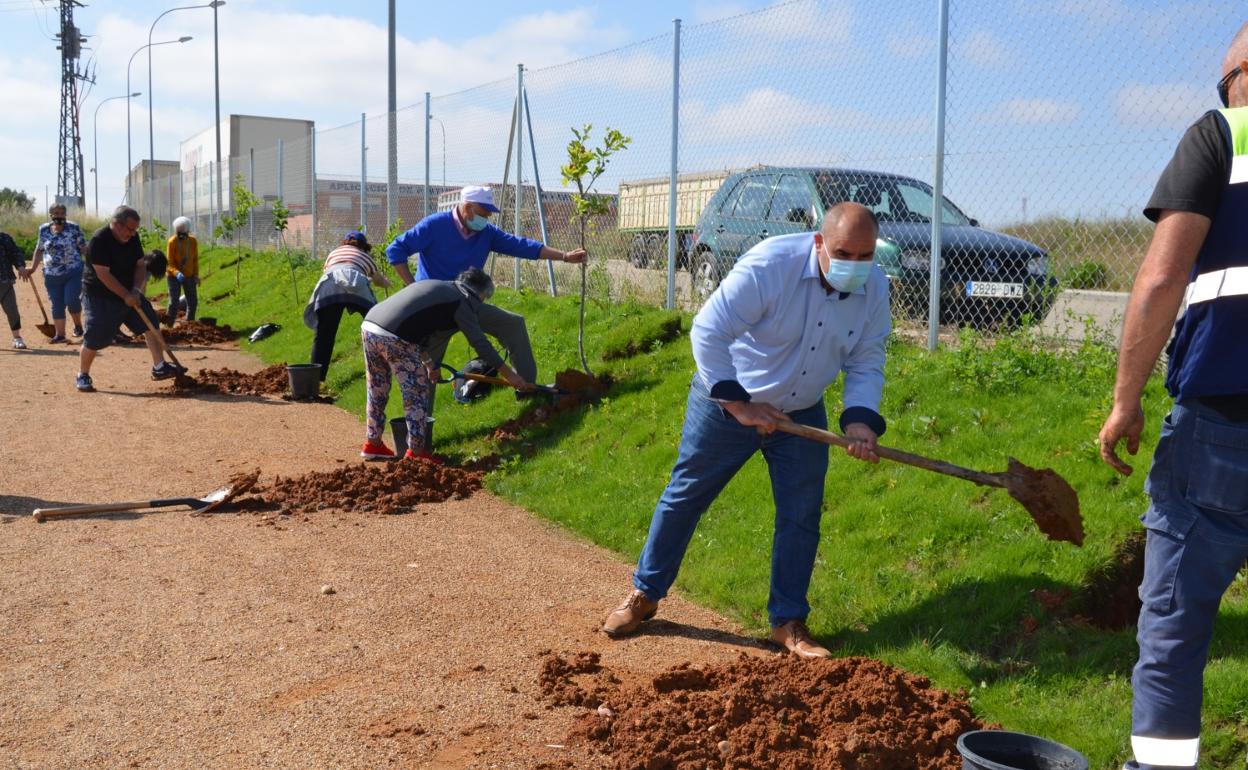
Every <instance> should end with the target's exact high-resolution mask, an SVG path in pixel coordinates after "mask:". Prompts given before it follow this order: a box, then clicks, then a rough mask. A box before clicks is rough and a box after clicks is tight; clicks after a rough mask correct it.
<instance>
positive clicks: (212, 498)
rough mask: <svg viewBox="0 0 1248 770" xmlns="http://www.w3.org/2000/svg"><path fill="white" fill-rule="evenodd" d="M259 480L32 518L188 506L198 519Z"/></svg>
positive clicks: (240, 479) (251, 476) (38, 512)
mask: <svg viewBox="0 0 1248 770" xmlns="http://www.w3.org/2000/svg"><path fill="white" fill-rule="evenodd" d="M259 478H260V471H252V472H251V473H244V474H239V475H238V476H235V477H234V478H232V479H230V483H229V484H226V485H225V486H223V487H221V488H220V489H218V490H215V491H213V492H209V493H208V494H206V495H204V496H203V497H170V498H167V499H164V500H141V501H139V502H133V503H102V504H100V505H68V506H65V507H64V508H36V509H35V510H34V513H32V514H31V515H32V516H34V517H35V521H45V520H47V519H55V518H60V517H63V516H82V515H83V514H88V513H111V512H115V511H133V510H137V509H140V508H168V507H170V506H174V505H189V506H190V507H191V509H192V510H191V515H192V516H199V515H203V514H205V513H208V512H209V511H211V510H212V509H213V508H216V507H218V506H221V505H225V504H226V503H228V502H229V501H231V500H233V499H234V498H235V497H238V496H239V495H241V494H243V493H244V492H246V491H247V490H249V489H251V488H252V487H253V486H255V484H256V481H257V480H258V479H259Z"/></svg>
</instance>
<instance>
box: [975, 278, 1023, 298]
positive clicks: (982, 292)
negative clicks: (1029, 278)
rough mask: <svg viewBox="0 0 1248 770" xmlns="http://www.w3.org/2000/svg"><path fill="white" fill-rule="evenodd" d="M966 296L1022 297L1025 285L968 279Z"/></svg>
mask: <svg viewBox="0 0 1248 770" xmlns="http://www.w3.org/2000/svg"><path fill="white" fill-rule="evenodd" d="M966 296H968V297H1007V298H1021V297H1022V296H1023V285H1022V284H1021V283H997V282H995V281H968V282H967V284H966Z"/></svg>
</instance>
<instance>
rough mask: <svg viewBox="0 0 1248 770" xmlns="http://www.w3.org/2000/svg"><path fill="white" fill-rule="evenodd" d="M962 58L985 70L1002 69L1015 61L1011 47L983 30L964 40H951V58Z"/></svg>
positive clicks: (954, 38)
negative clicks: (1001, 67) (989, 68)
mask: <svg viewBox="0 0 1248 770" xmlns="http://www.w3.org/2000/svg"><path fill="white" fill-rule="evenodd" d="M962 57H966V60H967V61H969V62H970V63H971V64H973V65H974V66H976V67H985V68H987V67H1000V66H1003V65H1005V64H1008V63H1009V62H1010V61H1011V60H1012V59H1013V56H1012V55H1011V53H1010V48H1009V46H1008V45H1007V44H1006V43H1005V42H1004V41H1003V40H1002V39H1001V38H1000V37H998V36H997V35H996V34H995V33H992V32H989V31H987V30H983V29H981V30H976V31H975V32H972V33H971V34H970V35H968V36H967V37H966V38H965V39H964V40H959V39H958V38H956V37H951V38H950V40H949V58H950V59H951V60H957V59H960V58H962Z"/></svg>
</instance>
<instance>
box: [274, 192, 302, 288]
mask: <svg viewBox="0 0 1248 770" xmlns="http://www.w3.org/2000/svg"><path fill="white" fill-rule="evenodd" d="M289 220H290V209H288V208H286V204H285V203H283V202H282V199H281V198H276V199H274V201H273V229H274V230H276V231H277V249H278V251H279V252H281V254H282V256H284V257H286V264H287V265H288V266H289V267H290V288H291V291H292V292H293V293H294V295H295V304H296V305H298V304H299V284H298V282H296V281H295V259H294V257H293V256H292V255H291V253H290V250H289V249H287V248H286V228H287V226H288V225H289Z"/></svg>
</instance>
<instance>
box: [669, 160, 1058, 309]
mask: <svg viewBox="0 0 1248 770" xmlns="http://www.w3.org/2000/svg"><path fill="white" fill-rule="evenodd" d="M842 201H855V202H857V203H861V204H862V205H864V206H866V207H867V208H869V209H871V211H873V212H874V213H875V216H876V218H877V219H878V220H879V222H880V238H879V242H878V244H877V247H876V263H877V264H879V265H880V267H881V268H882V269H883V270H884V272H885V273H886V274H887V275H888V277H889V279H890V281H891V284H892V297H893V306H894V308H895V309H896V310H897V311H898V312H900V313H903V314H908V315H913V316H926V314H927V306H928V287H929V286H930V285H931V276H930V265H931V256H930V255H931V246H932V225H931V211H932V203H933V196H932V188H931V187H930V186H928V185H927V184H925V183H923V182H920V181H919V180H917V179H911V178H909V177H905V176H900V175H897V174H887V173H881V172H876V171H854V170H849V169H838V168H797V167H779V166H758V167H755V168H751V169H749V170H747V171H741V172H739V173H736V174H733V175H732V176H730V177H728V178H727V179H726V180H724V183H723V185H721V186H720V188H719V190H718V191H717V192H716V193H715V195H714V196H713V197H712V198H711V200H710V201H709V202H708V203H707V205H706V208H705V209H704V210H703V212H702V216H701V218H700V219H699V220H698V225H697V227H696V228H695V230H694V234H693V244H692V246H691V247H690V255H689V271H690V273H691V275H692V279H693V294H694V299H695V301H696V302H697V303H698V304H701V303H702V302H703V301H705V300H706V298H707V297H709V296H710V295H711V293H712V292H714V291H715V289H716V288H717V287H718V286H719V282H720V279H721V278H723V276H725V275H727V274H728V271H729V270H731V269H732V265H733V264H734V263H735V262H736V261H737V258H738V257H740V256H741V255H742V254H744V253H745V252H746V251H748V250H749V249H750V248H751V247H753V246H754V245H755V244H756V243H758V242H759V241H761V240H763V239H764V238H770V237H771V236H774V235H787V234H790V233H800V232H806V231H810V230H814V229H816V228H818V227H820V226H821V225H822V223H823V214H824V211H826V210H827V209H829V208H831V207H832V206H833V205H835V204H837V203H840V202H842ZM941 210H942V215H941V221H942V223H943V229H942V234H941V238H942V241H943V243H942V246H941V261H940V298H941V307H940V320H941V322H942V323H959V324H968V325H971V326H976V327H988V326H993V325H999V324H1005V325H1007V326H1012V325H1015V324H1017V323H1018V322H1019V320H1021V319H1022V318H1023V317H1024V316H1025V315H1027V316H1030V317H1031V318H1033V319H1035V320H1040V319H1041V318H1043V317H1044V315H1045V314H1046V313H1048V311H1049V308H1050V307H1051V306H1052V303H1053V299H1054V297H1055V296H1056V293H1057V279H1056V278H1054V277H1052V276H1051V275H1049V269H1048V255H1047V254H1046V253H1045V251H1044V250H1043V249H1041V248H1040V247H1039V246H1036V245H1035V244H1032V243H1028V242H1027V241H1024V240H1021V239H1019V238H1014V237H1012V236H1009V235H1004V234H1002V233H997V232H993V231H992V230H986V229H984V228H982V227H980V226H979V223H978V222H977V221H975V220H974V219H971V218H970V217H968V216H967V215H966V214H964V213H962V211H961V210H960V209H959V208H958V207H957V206H955V205H953V204H952V203H951V202H950V201H949V200H948V199H947V198H946V199H945V200H944V205H943V206H942V209H941Z"/></svg>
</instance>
